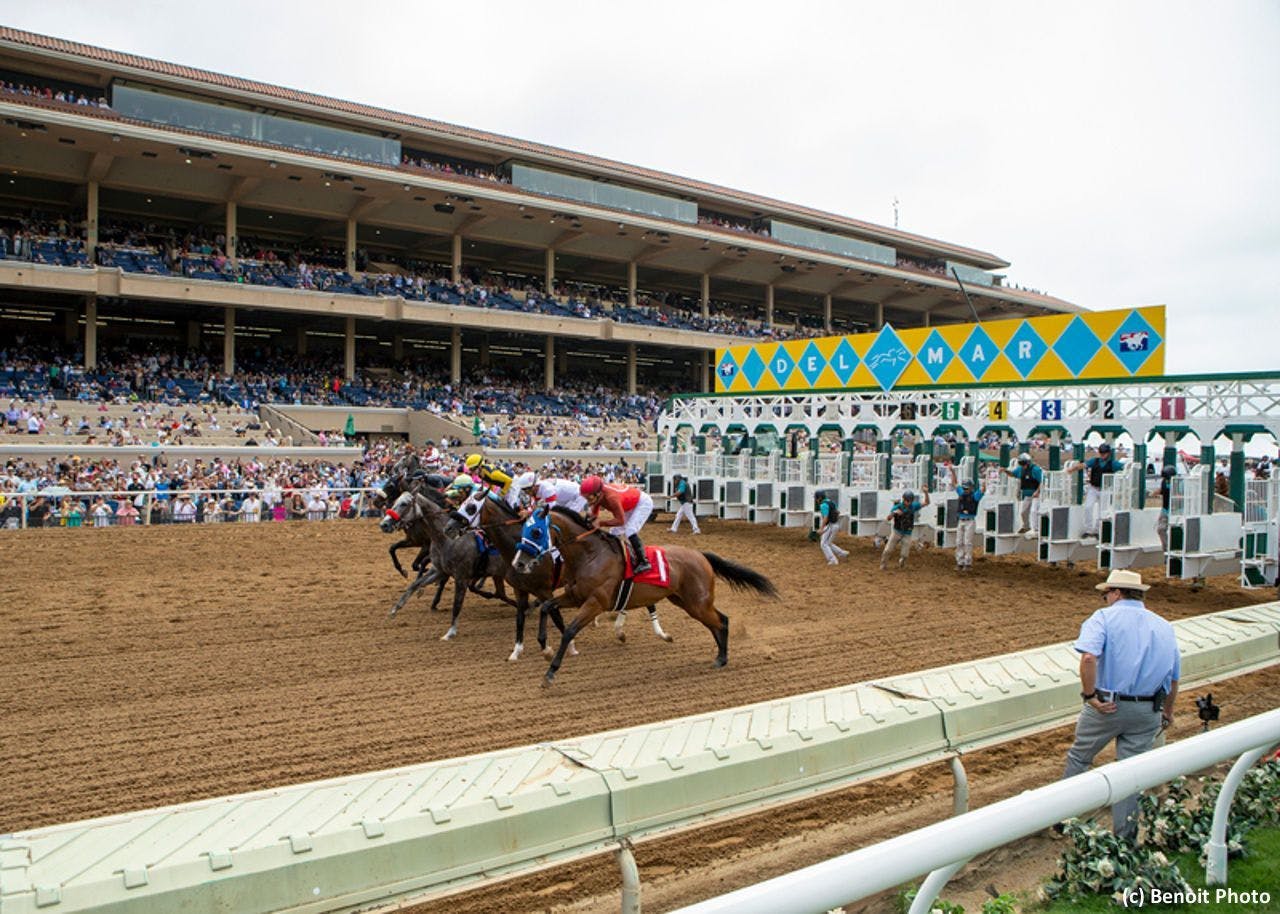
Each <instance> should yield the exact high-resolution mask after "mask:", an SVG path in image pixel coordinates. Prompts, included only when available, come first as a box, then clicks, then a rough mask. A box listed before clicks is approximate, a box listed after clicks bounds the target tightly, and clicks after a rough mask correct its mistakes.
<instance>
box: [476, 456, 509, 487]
mask: <svg viewBox="0 0 1280 914" xmlns="http://www.w3.org/2000/svg"><path fill="white" fill-rule="evenodd" d="M467 470H468V471H469V472H471V473H475V474H476V475H477V476H479V477H480V481H481V482H483V483H484V484H485V485H487V486H499V487H500V488H499V491H500V492H501V493H502V495H503V496H504V497H505V496H506V494H507V492H508V491H509V490H510V489H511V477H510V476H508V475H507V474H506V473H504V472H502V470H500V469H498V468H497V467H495V466H494V465H493V464H491V463H490V462H489V461H487V460H485V459H484V456H483V455H482V454H471V455H469V456H468V457H467Z"/></svg>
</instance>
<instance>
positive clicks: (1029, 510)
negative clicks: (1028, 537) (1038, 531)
mask: <svg viewBox="0 0 1280 914" xmlns="http://www.w3.org/2000/svg"><path fill="white" fill-rule="evenodd" d="M1018 510H1019V513H1020V514H1021V516H1022V530H1024V531H1025V530H1030V531H1032V532H1035V525H1036V523H1037V522H1038V521H1039V520H1040V496H1039V495H1032V496H1030V497H1027V496H1023V498H1022V503H1021V504H1020V505H1019V506H1018Z"/></svg>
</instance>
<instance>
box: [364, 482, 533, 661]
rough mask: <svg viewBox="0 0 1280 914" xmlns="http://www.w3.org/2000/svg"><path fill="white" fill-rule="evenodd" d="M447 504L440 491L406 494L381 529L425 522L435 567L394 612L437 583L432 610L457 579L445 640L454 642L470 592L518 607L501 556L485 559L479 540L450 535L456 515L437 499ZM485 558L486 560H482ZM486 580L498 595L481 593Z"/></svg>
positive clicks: (416, 582)
mask: <svg viewBox="0 0 1280 914" xmlns="http://www.w3.org/2000/svg"><path fill="white" fill-rule="evenodd" d="M437 498H438V499H439V500H440V501H441V502H443V501H444V496H443V495H441V494H440V493H439V492H434V491H433V492H432V493H431V494H430V495H428V494H426V493H422V492H413V491H406V492H402V493H400V496H399V497H398V498H397V499H396V501H395V504H393V505H392V506H391V507H390V508H389V509H388V510H387V514H386V516H385V517H383V519H382V523H381V527H382V529H383V530H384V531H386V530H390V529H394V527H395V525H396V524H399V525H401V526H404V527H409V526H412V525H413V524H415V523H418V522H421V523H423V524H424V525H425V526H426V529H427V530H428V531H429V532H430V535H431V567H430V569H429V570H427V571H425V572H423V573H421V574H419V575H418V577H417V579H416V580H414V582H413V583H412V584H410V585H409V586H408V588H406V590H405V592H404V593H403V594H402V595H401V596H400V599H399V600H397V601H396V604H395V606H394V607H392V609H391V615H393V616H394V615H395V614H396V613H397V612H398V611H399V610H400V608H401V607H403V606H404V604H405V603H406V602H408V600H409V598H410V597H411V596H413V594H414V593H416V592H417V590H418V588H420V587H424V586H426V585H427V584H432V583H434V584H436V585H437V586H436V596H435V600H434V601H433V602H432V609H433V610H434V609H435V606H436V604H437V603H438V602H439V600H440V594H441V592H442V591H443V589H444V583H445V581H447V580H449V579H450V578H452V579H453V616H452V619H451V621H450V624H449V630H448V631H447V632H445V634H444V636H443V637H442V638H441V639H440V640H441V641H452V640H453V639H454V638H456V637H458V615H459V613H461V612H462V601H463V600H464V599H465V597H466V594H467V591H468V590H470V591H473V592H474V593H477V594H479V595H480V596H482V597H494V596H496V597H497V598H498V599H499V600H501V601H502V602H504V603H507V604H510V605H511V606H515V605H516V604H515V601H513V600H512V599H511V598H510V597H508V596H507V593H506V588H505V587H504V586H503V572H502V566H503V562H502V557H501V556H499V555H490V556H487V557H482V556H481V554H480V550H479V548H478V547H477V546H476V541H475V539H474V538H473V537H470V536H460V537H453V536H450V535H449V534H448V532H447V527H448V524H449V520H450V518H451V517H452V514H453V512H452V511H450V510H449V509H448V508H447V507H442V506H441V505H440V504H438V503H437V501H436V499H437ZM482 558H483V561H480V560H481V559H482ZM486 577H492V578H493V580H494V584H495V585H496V586H495V588H494V590H495V592H494V593H486V592H485V591H483V590H480V588H479V583H480V582H481V581H483V580H484V579H485V578H486Z"/></svg>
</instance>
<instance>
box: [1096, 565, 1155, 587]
mask: <svg viewBox="0 0 1280 914" xmlns="http://www.w3.org/2000/svg"><path fill="white" fill-rule="evenodd" d="M1112 588H1115V589H1116V590H1150V589H1151V585H1149V584H1143V583H1142V575H1140V574H1138V572H1136V571H1122V570H1120V569H1118V568H1117V569H1115V570H1113V571H1112V572H1111V574H1109V575H1107V579H1106V580H1105V581H1103V582H1102V583H1101V584H1098V585H1097V589H1098V590H1111V589H1112Z"/></svg>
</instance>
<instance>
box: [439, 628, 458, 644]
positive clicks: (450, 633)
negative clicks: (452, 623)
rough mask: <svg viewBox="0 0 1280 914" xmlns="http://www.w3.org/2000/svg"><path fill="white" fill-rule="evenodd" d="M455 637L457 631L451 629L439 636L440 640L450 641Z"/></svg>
mask: <svg viewBox="0 0 1280 914" xmlns="http://www.w3.org/2000/svg"><path fill="white" fill-rule="evenodd" d="M456 637H458V633H457V632H455V631H454V630H453V629H449V630H448V631H447V632H445V633H444V634H443V635H441V636H440V640H441V641H452V640H453V639H454V638H456Z"/></svg>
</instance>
